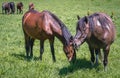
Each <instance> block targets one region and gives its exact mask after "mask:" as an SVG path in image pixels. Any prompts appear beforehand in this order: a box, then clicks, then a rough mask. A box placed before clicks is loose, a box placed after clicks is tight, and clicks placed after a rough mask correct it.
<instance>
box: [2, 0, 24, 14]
mask: <svg viewBox="0 0 120 78" xmlns="http://www.w3.org/2000/svg"><path fill="white" fill-rule="evenodd" d="M16 8H17V13H23V3H22V2H19V3H17V4H16ZM14 13H15V3H14V2H4V3H2V14H14Z"/></svg>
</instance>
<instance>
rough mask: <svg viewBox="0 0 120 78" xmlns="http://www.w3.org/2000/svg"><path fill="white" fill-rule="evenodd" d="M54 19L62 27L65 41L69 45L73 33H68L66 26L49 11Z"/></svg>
mask: <svg viewBox="0 0 120 78" xmlns="http://www.w3.org/2000/svg"><path fill="white" fill-rule="evenodd" d="M47 12H48V13H49V14H50V15H51V16H52V17H53V18H54V20H55V21H56V22H57V23H58V24H59V25H60V28H61V30H62V34H63V37H64V39H65V40H66V41H67V44H69V39H70V37H71V36H72V35H71V33H70V32H69V31H68V29H67V27H66V26H65V24H64V23H63V22H62V21H61V20H60V19H59V18H58V17H57V16H56V15H54V14H53V13H51V12H50V11H47Z"/></svg>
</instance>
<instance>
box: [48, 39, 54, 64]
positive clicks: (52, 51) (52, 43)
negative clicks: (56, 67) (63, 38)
mask: <svg viewBox="0 0 120 78" xmlns="http://www.w3.org/2000/svg"><path fill="white" fill-rule="evenodd" d="M49 42H50V48H51V53H52V59H53V61H54V62H56V58H55V51H54V37H53V38H52V39H49Z"/></svg>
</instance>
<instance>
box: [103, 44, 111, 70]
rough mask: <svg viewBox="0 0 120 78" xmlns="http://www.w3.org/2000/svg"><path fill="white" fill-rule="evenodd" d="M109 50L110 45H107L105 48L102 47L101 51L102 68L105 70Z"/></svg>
mask: <svg viewBox="0 0 120 78" xmlns="http://www.w3.org/2000/svg"><path fill="white" fill-rule="evenodd" d="M109 50H110V46H107V47H106V48H105V49H103V52H104V60H103V64H104V70H105V71H106V70H107V64H108V54H109Z"/></svg>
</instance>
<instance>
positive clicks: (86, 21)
mask: <svg viewBox="0 0 120 78" xmlns="http://www.w3.org/2000/svg"><path fill="white" fill-rule="evenodd" d="M85 23H86V24H87V23H88V17H87V16H85Z"/></svg>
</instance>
